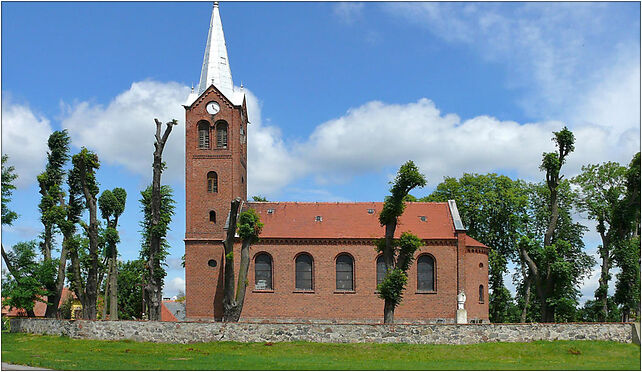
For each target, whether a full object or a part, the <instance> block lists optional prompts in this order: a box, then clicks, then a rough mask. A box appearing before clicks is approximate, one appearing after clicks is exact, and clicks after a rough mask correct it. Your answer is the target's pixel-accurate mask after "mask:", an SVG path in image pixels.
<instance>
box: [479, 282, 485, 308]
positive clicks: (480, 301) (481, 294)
mask: <svg viewBox="0 0 642 372" xmlns="http://www.w3.org/2000/svg"><path fill="white" fill-rule="evenodd" d="M479 303H480V304H483V303H484V286H483V285H481V284H480V285H479Z"/></svg>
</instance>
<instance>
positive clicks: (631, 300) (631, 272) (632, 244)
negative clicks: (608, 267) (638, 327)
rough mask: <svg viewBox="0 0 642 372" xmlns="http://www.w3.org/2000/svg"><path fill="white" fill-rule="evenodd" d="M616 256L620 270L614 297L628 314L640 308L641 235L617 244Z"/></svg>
mask: <svg viewBox="0 0 642 372" xmlns="http://www.w3.org/2000/svg"><path fill="white" fill-rule="evenodd" d="M614 257H615V261H616V263H617V265H618V266H619V267H620V272H619V273H618V274H617V275H616V278H617V281H616V283H615V294H614V296H613V298H614V300H615V302H616V303H617V304H619V305H620V306H622V311H623V312H624V313H626V315H627V316H628V312H630V311H639V309H640V237H639V236H637V237H633V238H631V239H628V240H625V241H622V242H620V243H619V244H618V245H616V247H615V249H614Z"/></svg>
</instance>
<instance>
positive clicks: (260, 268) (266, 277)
mask: <svg viewBox="0 0 642 372" xmlns="http://www.w3.org/2000/svg"><path fill="white" fill-rule="evenodd" d="M254 288H255V289H272V257H270V255H269V254H267V253H260V254H258V255H256V258H255V259H254Z"/></svg>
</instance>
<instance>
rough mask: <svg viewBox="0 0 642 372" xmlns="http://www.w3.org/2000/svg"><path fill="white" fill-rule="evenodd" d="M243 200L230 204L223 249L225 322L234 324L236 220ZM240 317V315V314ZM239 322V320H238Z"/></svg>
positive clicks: (237, 199)
mask: <svg viewBox="0 0 642 372" xmlns="http://www.w3.org/2000/svg"><path fill="white" fill-rule="evenodd" d="M240 205H241V199H240V198H236V199H234V200H232V202H231V203H230V213H229V218H228V221H229V222H228V228H227V234H226V237H225V241H224V242H223V248H224V249H225V268H224V269H225V279H224V280H225V281H224V287H223V321H224V322H234V321H236V320H234V318H235V313H236V311H235V307H236V301H234V236H235V235H236V219H237V216H238V210H239V206H240ZM238 315H239V316H240V313H239V314H238ZM237 320H238V318H237Z"/></svg>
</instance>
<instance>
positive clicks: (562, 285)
mask: <svg viewBox="0 0 642 372" xmlns="http://www.w3.org/2000/svg"><path fill="white" fill-rule="evenodd" d="M553 134H554V137H553V141H554V142H555V145H556V147H557V152H549V153H544V154H543V155H542V164H541V165H540V170H542V171H545V172H546V187H547V191H548V193H547V194H546V195H545V200H546V207H547V208H546V210H545V212H546V213H544V215H545V216H546V221H547V224H546V230H545V232H544V240H543V241H542V242H540V241H538V239H537V238H535V235H533V234H530V236H528V235H527V236H524V237H523V238H522V239H521V240H520V243H519V244H518V247H519V253H520V257H521V259H522V260H523V261H522V262H523V263H524V264H525V266H526V267H528V274H527V276H526V277H525V278H524V279H525V281H526V284H525V287H526V288H527V290H529V289H530V285H531V283H532V284H533V285H534V287H535V290H536V292H537V295H538V297H539V305H540V309H541V312H540V313H541V320H542V321H543V322H552V321H555V310H556V309H557V308H559V309H564V308H568V307H569V306H570V304H571V302H573V301H574V300H575V297H577V296H576V295H575V296H573V294H574V293H577V292H576V291H577V289H576V288H575V286H574V284H576V281H577V280H578V278H582V277H583V276H584V275H585V273H586V272H587V267H586V266H588V265H592V261H591V257H589V256H587V255H586V254H585V253H584V252H582V251H581V249H579V250H578V247H577V245H574V244H572V243H570V242H569V241H568V239H569V238H570V239H577V238H578V236H577V234H575V236H573V235H571V236H567V237H563V236H560V234H559V232H560V229H559V228H558V220H559V218H560V208H559V186H560V182H561V181H562V179H563V177H564V176H563V175H561V174H560V171H561V169H562V165H563V164H564V162H565V161H566V157H567V156H568V154H570V153H571V152H572V151H573V150H574V149H575V146H574V143H575V136H574V135H573V133H572V132H571V131H569V130H568V129H567V128H566V127H564V128H563V129H562V130H561V131H559V132H553ZM536 212H537V213H539V215H540V216H541V215H542V210H541V209H539V210H536ZM576 232H577V231H576ZM556 233H558V234H556ZM579 237H580V238H581V234H580V236H579ZM565 238H567V239H565ZM569 260H575V261H569ZM573 262H574V263H576V264H572V263H573ZM577 263H579V264H581V265H582V266H583V267H582V266H577ZM588 269H590V267H588ZM529 300H530V298H529V297H527V298H526V301H525V306H524V309H525V310H526V308H527V307H528V303H529ZM558 315H559V314H558Z"/></svg>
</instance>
